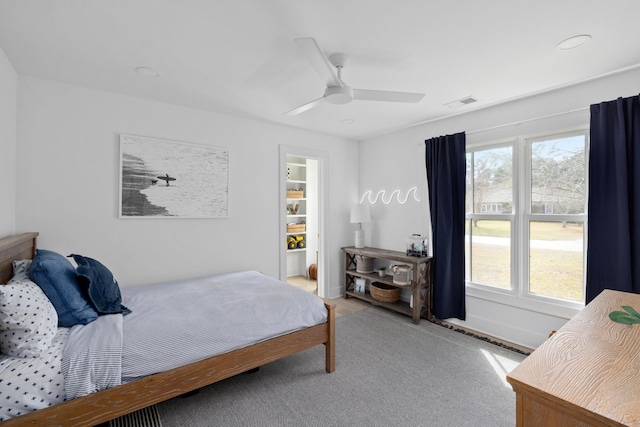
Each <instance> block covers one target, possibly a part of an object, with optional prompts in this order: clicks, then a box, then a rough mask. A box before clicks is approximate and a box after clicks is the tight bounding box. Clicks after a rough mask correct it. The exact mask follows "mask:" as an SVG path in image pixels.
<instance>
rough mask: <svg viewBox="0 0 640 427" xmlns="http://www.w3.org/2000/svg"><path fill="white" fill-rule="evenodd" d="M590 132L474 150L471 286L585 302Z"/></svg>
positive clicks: (469, 211)
mask: <svg viewBox="0 0 640 427" xmlns="http://www.w3.org/2000/svg"><path fill="white" fill-rule="evenodd" d="M587 141H588V139H587V132H586V131H580V132H574V133H565V134H556V135H548V136H545V137H540V138H529V139H528V138H517V139H516V140H513V141H509V142H506V143H502V144H496V145H490V146H486V145H485V146H477V147H468V148H467V159H466V160H467V178H466V179H467V188H466V199H465V200H466V227H465V231H466V232H465V238H466V245H465V250H466V271H465V274H466V281H467V283H468V284H469V285H470V286H474V287H477V288H479V289H493V290H497V291H498V292H502V293H505V294H510V295H514V296H517V297H525V298H533V299H538V300H540V301H553V302H555V303H560V304H562V303H569V304H571V303H583V302H584V275H585V274H584V273H585V262H584V260H585V256H584V254H585V250H584V247H585V235H586V234H585V233H586V222H587V217H586V188H587V186H586V173H587V167H586V151H587Z"/></svg>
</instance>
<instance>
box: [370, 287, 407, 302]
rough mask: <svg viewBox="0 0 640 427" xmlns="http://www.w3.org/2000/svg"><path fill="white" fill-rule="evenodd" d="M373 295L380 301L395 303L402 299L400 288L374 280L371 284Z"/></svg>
mask: <svg viewBox="0 0 640 427" xmlns="http://www.w3.org/2000/svg"><path fill="white" fill-rule="evenodd" d="M369 292H371V297H372V298H373V299H374V300H376V301H380V302H387V303H391V304H394V303H396V302H398V300H399V299H400V288H396V287H395V286H391V285H387V284H385V283H379V282H373V283H371V285H370V286H369Z"/></svg>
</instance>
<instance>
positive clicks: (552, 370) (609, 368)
mask: <svg viewBox="0 0 640 427" xmlns="http://www.w3.org/2000/svg"><path fill="white" fill-rule="evenodd" d="M623 305H629V306H632V307H634V308H635V309H636V310H638V311H640V295H637V294H630V293H626V292H619V291H612V290H605V291H603V292H602V293H601V294H600V295H598V296H597V297H596V298H595V299H594V300H593V301H592V302H591V303H589V304H588V305H587V306H586V307H585V308H584V309H583V310H582V311H581V312H580V313H578V314H577V315H576V316H575V317H574V318H572V319H571V320H570V321H569V322H567V324H566V325H565V326H563V327H562V328H561V329H560V330H558V332H556V333H555V334H554V335H553V336H552V337H551V338H549V339H548V340H547V341H546V342H545V343H544V344H542V345H541V346H540V347H539V348H538V349H537V350H535V351H534V352H533V353H532V354H531V355H530V356H529V357H527V358H526V359H525V360H524V361H523V362H522V363H521V364H520V365H519V366H518V367H516V368H515V369H514V370H513V371H512V372H511V373H510V374H509V375H508V376H507V381H509V383H510V384H511V386H512V387H513V391H515V393H516V419H517V421H516V425H517V426H545V427H547V426H563V427H565V426H566V427H570V426H581V427H582V426H640V325H633V326H627V325H621V324H619V323H615V322H613V321H611V320H610V319H609V313H610V312H611V311H614V310H620V307H621V306H623Z"/></svg>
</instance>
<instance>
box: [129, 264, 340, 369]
mask: <svg viewBox="0 0 640 427" xmlns="http://www.w3.org/2000/svg"><path fill="white" fill-rule="evenodd" d="M122 297H123V301H122V303H123V304H124V305H126V306H127V307H129V308H130V309H131V311H132V313H131V314H128V315H126V316H124V322H123V323H124V347H123V358H122V376H123V381H127V380H131V379H133V378H136V377H141V376H146V375H149V374H153V373H156V372H161V371H166V370H169V369H173V368H176V367H178V366H182V365H184V364H187V363H192V362H195V361H198V360H202V359H205V358H207V357H210V356H213V355H216V354H222V353H226V352H228V351H231V350H235V349H238V348H241V347H246V346H248V345H251V344H255V343H257V342H260V341H264V340H267V339H270V338H274V337H276V336H279V335H284V334H287V333H289V332H293V331H296V330H299V329H302V328H306V327H309V326H313V325H317V324H320V323H324V322H326V321H327V310H326V308H325V306H324V303H323V302H322V300H321V299H320V298H318V297H317V296H315V295H313V294H311V293H309V292H306V291H303V290H301V289H298V288H295V287H293V286H290V285H287V284H286V283H283V282H281V281H279V280H276V279H273V278H271V277H269V276H266V275H264V274H261V273H258V272H256V271H243V272H237V273H228V274H221V275H216V276H209V277H203V278H197V279H189V280H180V281H172V282H168V283H163V284H156V285H145V286H136V287H130V288H124V289H123V290H122Z"/></svg>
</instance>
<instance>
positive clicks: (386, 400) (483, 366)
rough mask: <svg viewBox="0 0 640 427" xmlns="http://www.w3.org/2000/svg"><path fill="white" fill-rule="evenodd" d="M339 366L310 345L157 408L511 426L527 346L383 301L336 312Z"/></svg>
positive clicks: (362, 422)
mask: <svg viewBox="0 0 640 427" xmlns="http://www.w3.org/2000/svg"><path fill="white" fill-rule="evenodd" d="M336 341H337V343H336V344H337V345H336V372H334V373H333V374H327V373H325V372H324V348H323V347H322V346H320V347H317V348H312V349H309V350H307V351H304V352H302V353H299V354H296V355H293V356H290V357H287V358H285V359H284V360H280V361H277V362H273V363H271V364H268V365H266V366H263V367H261V368H260V370H259V372H256V373H252V374H242V375H239V376H236V377H234V378H230V379H228V380H225V381H222V382H220V383H217V384H213V385H211V386H208V387H205V388H203V389H201V390H200V392H199V393H198V394H195V395H192V396H189V397H178V398H175V399H172V400H169V401H167V402H163V403H161V404H159V405H157V407H158V412H159V413H160V418H161V419H162V425H163V427H184V426H194V427H212V426H252V427H253V426H345V425H349V426H363V427H364V426H367V427H370V426H385V427H387V426H430V427H438V426H456V427H459V426H474V427H482V426H491V427H497V426H514V425H515V395H514V393H513V391H512V390H511V388H510V387H509V386H508V385H507V383H506V382H505V380H504V376H505V375H506V373H508V372H509V371H510V370H511V369H512V368H513V367H514V366H516V365H517V363H519V362H520V361H522V360H523V359H524V357H525V356H524V355H522V354H518V353H515V352H512V351H510V350H508V349H505V348H502V347H498V346H495V345H493V344H490V343H487V342H484V341H481V340H478V339H476V338H473V337H470V336H466V335H464V334H461V333H458V332H455V331H451V330H449V329H446V328H443V327H441V326H437V325H434V324H431V323H429V322H426V321H424V320H423V321H422V322H421V324H420V325H413V324H412V323H411V321H410V319H408V318H407V317H406V316H401V315H397V314H395V313H392V312H390V311H388V310H384V309H380V308H377V307H371V308H367V309H365V310H362V311H359V312H356V313H353V314H349V315H346V316H342V317H339V318H338V319H337V324H336Z"/></svg>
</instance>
